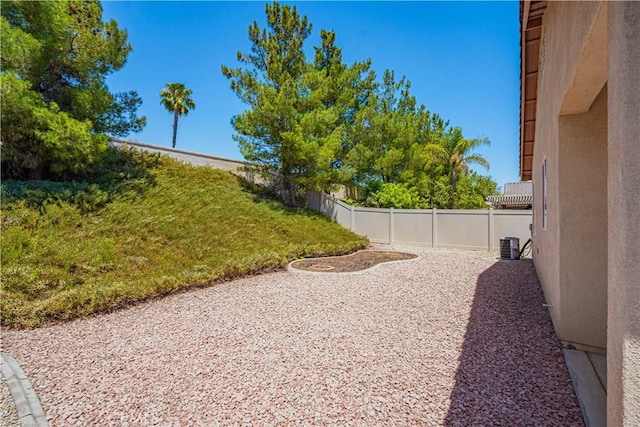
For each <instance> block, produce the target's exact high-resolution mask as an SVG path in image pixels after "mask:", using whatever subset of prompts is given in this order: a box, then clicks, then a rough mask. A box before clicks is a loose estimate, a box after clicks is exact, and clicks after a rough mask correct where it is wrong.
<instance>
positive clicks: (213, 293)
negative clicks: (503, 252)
mask: <svg viewBox="0 0 640 427" xmlns="http://www.w3.org/2000/svg"><path fill="white" fill-rule="evenodd" d="M419 255H420V256H419V257H418V258H416V259H414V260H409V261H402V262H397V263H388V264H383V265H380V266H379V267H378V268H376V269H374V270H372V271H370V272H366V273H363V274H351V275H348V274H347V275H339V276H336V275H325V274H321V273H320V274H304V273H295V272H279V273H271V274H265V275H261V276H255V277H249V278H245V279H241V280H236V281H233V282H228V283H223V284H219V285H216V286H213V287H211V288H207V289H200V290H195V291H192V292H187V293H182V294H178V295H174V296H171V297H168V298H164V299H161V300H157V301H152V302H149V303H145V304H142V305H138V306H136V307H132V308H130V309H127V310H123V311H119V312H115V313H112V314H108V315H102V316H97V317H93V318H88V319H81V320H78V321H74V322H71V323H66V324H61V325H57V326H53V327H49V328H42V329H37V330H32V331H12V332H5V333H3V341H4V342H3V347H4V351H8V352H10V353H11V354H13V356H14V357H15V358H16V359H17V360H18V362H19V363H20V364H21V365H22V368H23V369H24V370H25V371H26V373H27V374H28V376H29V378H30V380H31V383H32V384H33V386H34V388H35V391H36V393H37V394H38V396H39V398H40V400H41V403H42V406H43V408H44V410H45V412H46V413H47V416H48V419H49V421H50V422H51V424H52V425H53V426H66V425H81V426H89V425H101V426H103V425H118V426H126V425H130V426H133V425H135V426H147V425H163V426H164V425H172V426H179V425H188V426H193V425H226V424H236V425H237V424H252V425H253V424H259V425H276V424H280V425H318V424H338V425H344V424H355V425H427V426H438V425H445V426H470V425H473V426H489V425H496V426H574V425H575V426H582V425H583V422H582V417H581V415H580V409H579V406H578V403H577V401H576V398H575V395H574V393H573V389H572V386H571V380H570V378H569V375H568V373H567V370H566V367H565V364H564V360H563V356H562V351H561V346H560V344H559V342H558V340H557V338H556V336H555V334H554V331H553V327H552V325H551V322H550V318H549V315H548V312H547V311H546V309H545V308H543V307H542V303H543V297H542V292H541V290H540V286H539V284H538V281H537V278H536V275H535V271H534V269H533V266H532V264H531V261H529V260H524V261H517V262H509V261H502V262H498V261H497V260H496V259H494V258H489V257H488V256H483V255H477V254H470V253H461V252H444V251H426V250H425V251H424V252H420V253H419Z"/></svg>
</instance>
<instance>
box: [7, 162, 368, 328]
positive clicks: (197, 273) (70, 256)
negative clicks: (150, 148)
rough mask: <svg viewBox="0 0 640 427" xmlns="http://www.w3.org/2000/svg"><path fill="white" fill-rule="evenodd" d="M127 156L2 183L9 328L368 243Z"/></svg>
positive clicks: (230, 181)
mask: <svg viewBox="0 0 640 427" xmlns="http://www.w3.org/2000/svg"><path fill="white" fill-rule="evenodd" d="M126 155H127V156H128V157H127V159H128V160H127V162H125V163H126V165H124V166H123V164H119V166H118V167H113V166H112V167H111V168H107V169H108V173H104V174H102V175H101V176H100V177H98V178H95V179H93V180H92V181H91V182H80V183H51V182H38V183H25V182H3V183H2V231H1V236H2V253H1V255H2V288H1V291H0V292H1V294H0V297H1V304H2V308H1V322H2V325H3V326H5V327H11V328H24V327H36V326H42V325H44V324H47V323H51V322H55V321H60V320H68V319H73V318H77V317H82V316H87V315H90V314H93V313H98V312H106V311H111V310H113V309H116V308H119V307H123V306H126V305H129V304H131V303H134V302H136V301H141V300H145V299H148V298H150V297H155V296H158V295H165V294H169V293H173V292H176V291H180V290H182V289H185V288H189V287H193V286H203V285H207V284H211V283H212V282H215V281H217V280H223V279H228V278H233V277H239V276H242V275H247V274H254V273H259V272H264V271H271V270H274V269H278V268H281V267H283V266H284V265H286V263H287V262H289V261H290V260H291V259H295V258H301V257H305V256H309V255H332V254H340V253H347V252H351V251H353V250H355V249H358V248H361V247H364V246H366V244H367V240H366V239H365V238H362V237H359V236H357V235H355V234H353V233H351V232H349V231H348V230H345V229H344V228H342V227H340V226H339V225H337V224H335V223H332V222H331V221H329V220H328V219H326V218H324V217H322V216H321V215H319V214H317V213H314V212H310V211H307V210H304V209H287V208H285V207H283V205H281V204H280V203H278V202H276V201H273V200H270V199H268V198H264V197H261V196H260V195H258V194H256V193H255V192H252V191H250V190H249V189H247V187H248V186H247V185H246V183H243V182H242V181H241V180H240V179H239V178H237V177H235V176H233V175H231V174H230V173H228V172H223V171H220V170H214V169H211V168H205V167H192V166H187V165H184V164H181V163H178V162H176V161H173V160H171V159H169V158H166V157H157V156H155V157H154V156H152V155H149V154H142V153H133V152H129V153H127V154H126ZM120 163H122V162H121V161H120Z"/></svg>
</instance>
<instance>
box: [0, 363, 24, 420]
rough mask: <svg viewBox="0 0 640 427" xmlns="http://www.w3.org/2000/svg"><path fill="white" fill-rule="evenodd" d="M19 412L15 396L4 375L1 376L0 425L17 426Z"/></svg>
mask: <svg viewBox="0 0 640 427" xmlns="http://www.w3.org/2000/svg"><path fill="white" fill-rule="evenodd" d="M19 425H20V424H18V413H17V412H16V404H15V402H14V401H13V396H11V392H10V391H9V387H7V384H6V383H5V378H4V375H2V377H1V378H0V427H17V426H19Z"/></svg>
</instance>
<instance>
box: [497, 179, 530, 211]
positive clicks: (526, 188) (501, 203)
mask: <svg viewBox="0 0 640 427" xmlns="http://www.w3.org/2000/svg"><path fill="white" fill-rule="evenodd" d="M487 202H489V203H491V204H492V205H493V207H494V208H498V209H499V208H517V207H521V208H530V207H531V205H533V183H532V182H531V181H526V182H508V183H506V184H505V185H504V194H503V195H502V196H489V197H487Z"/></svg>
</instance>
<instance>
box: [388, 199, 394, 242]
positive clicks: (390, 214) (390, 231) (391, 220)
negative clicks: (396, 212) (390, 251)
mask: <svg viewBox="0 0 640 427" xmlns="http://www.w3.org/2000/svg"><path fill="white" fill-rule="evenodd" d="M389 244H390V245H393V208H389Z"/></svg>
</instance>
